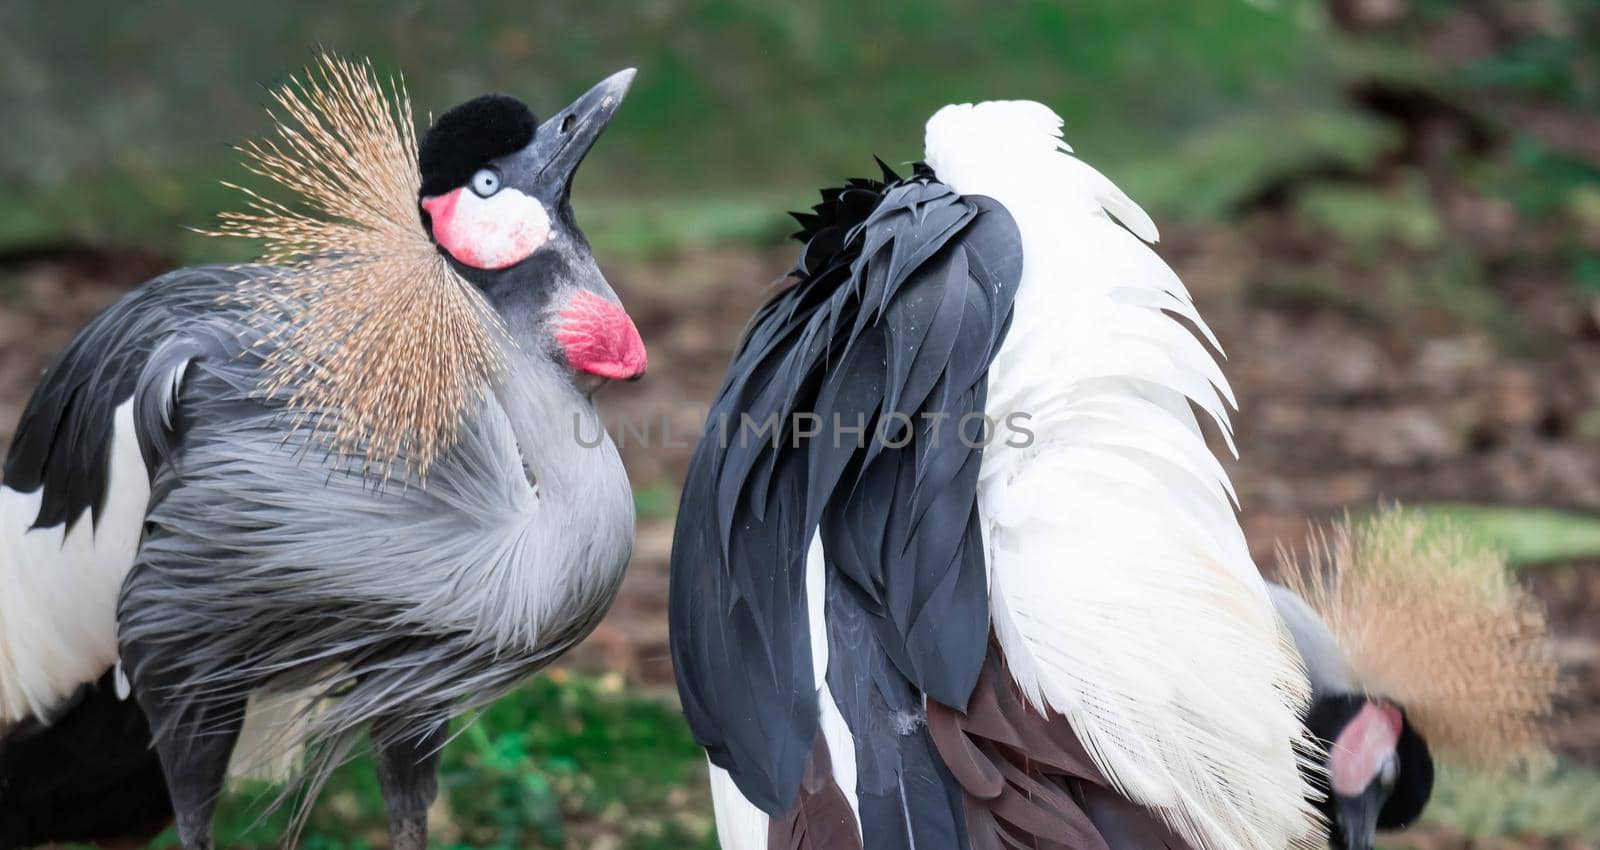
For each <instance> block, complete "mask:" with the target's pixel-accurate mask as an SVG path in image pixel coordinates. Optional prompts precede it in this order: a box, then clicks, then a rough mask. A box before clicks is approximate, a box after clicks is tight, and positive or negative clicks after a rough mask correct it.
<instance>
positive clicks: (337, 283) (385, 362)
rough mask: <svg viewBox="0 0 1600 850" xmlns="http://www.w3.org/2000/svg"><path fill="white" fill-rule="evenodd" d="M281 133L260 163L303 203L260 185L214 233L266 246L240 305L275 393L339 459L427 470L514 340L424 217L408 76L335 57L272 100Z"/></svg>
mask: <svg viewBox="0 0 1600 850" xmlns="http://www.w3.org/2000/svg"><path fill="white" fill-rule="evenodd" d="M272 101H273V104H274V106H273V107H270V108H269V109H268V115H269V116H270V117H271V118H272V121H273V124H274V129H275V131H276V138H268V139H261V140H258V141H253V142H250V143H248V144H246V145H244V146H242V147H241V148H240V151H241V152H242V153H243V154H244V155H245V167H246V168H247V169H249V170H250V171H251V172H253V173H255V174H257V175H259V176H261V177H264V178H266V179H267V180H270V181H271V182H272V183H274V184H276V185H277V186H278V188H280V189H283V190H287V192H289V193H291V194H292V195H293V196H294V197H295V202H296V205H297V206H296V207H291V206H290V205H288V204H286V203H283V202H280V201H276V200H271V199H268V198H266V197H264V196H263V195H261V194H258V193H256V192H253V191H251V190H249V189H246V188H243V187H239V186H232V184H228V185H230V186H232V188H235V189H238V190H239V191H240V192H242V193H244V195H245V196H246V199H247V204H246V206H247V209H246V210H245V211H243V212H224V213H222V214H221V216H220V218H221V221H222V224H221V226H220V228H219V229H218V230H216V231H214V232H213V235H228V236H239V237H243V238H246V239H252V240H257V241H259V242H261V243H262V250H261V257H260V261H261V262H262V263H263V264H266V265H265V266H264V267H263V268H262V269H261V271H260V273H259V274H257V275H256V276H255V277H254V279H253V280H252V282H251V284H249V285H246V286H245V287H243V288H242V289H241V290H240V291H239V292H238V293H237V298H238V299H239V301H240V302H241V303H242V304H243V306H244V307H245V308H246V309H247V310H248V319H247V321H248V322H249V323H250V324H251V325H252V326H253V327H255V328H256V329H258V330H259V331H261V333H262V335H263V336H262V338H261V339H260V340H259V341H258V342H257V346H258V348H260V349H261V350H262V351H263V352H264V357H265V364H264V367H263V370H262V371H263V378H262V382H261V386H260V388H259V389H260V392H261V393H262V394H263V395H264V396H268V397H274V398H281V399H283V400H284V401H285V403H286V404H287V405H288V407H289V409H290V410H291V411H293V412H294V413H295V414H297V416H296V418H295V422H296V425H297V427H309V428H311V429H313V430H314V431H315V432H316V433H317V434H318V435H319V436H321V437H322V438H323V439H325V440H326V441H327V442H328V444H329V446H330V448H331V449H332V450H333V451H334V452H336V453H339V454H354V455H359V456H361V457H362V458H363V464H362V468H363V469H364V470H366V471H368V472H376V473H378V474H381V475H383V476H385V477H387V476H388V475H389V474H390V472H391V470H392V468H393V466H394V464H395V462H397V461H400V462H403V464H404V465H405V466H406V467H407V468H409V469H410V470H412V471H415V472H416V473H417V474H418V475H419V476H425V475H426V472H427V470H428V467H429V466H430V465H431V464H432V463H433V462H434V461H435V460H436V459H437V458H438V457H439V456H440V454H441V453H443V452H444V451H446V450H447V449H448V448H449V447H450V446H451V445H453V444H454V442H455V440H456V438H457V435H458V431H459V429H460V428H461V427H462V425H463V423H464V421H465V418H466V416H467V415H468V414H469V413H470V412H471V411H472V409H473V408H474V407H475V406H476V405H477V404H479V403H481V401H482V399H483V395H484V393H485V391H486V387H487V386H488V385H489V383H490V382H491V381H492V380H493V378H494V376H495V374H496V373H497V371H498V370H499V368H500V365H501V362H502V357H503V353H502V352H503V348H502V346H503V345H506V344H509V337H508V336H507V335H506V333H505V331H504V328H503V325H502V324H501V322H500V320H499V317H498V316H497V315H496V314H495V312H494V311H493V309H492V308H490V306H489V305H488V303H487V302H486V301H484V299H483V296H482V295H481V294H480V293H479V292H478V290H477V289H476V288H475V287H473V286H472V285H471V284H470V283H468V282H467V281H465V280H463V279H462V278H461V277H460V276H459V275H458V274H456V273H455V271H454V270H453V269H451V268H450V266H449V263H448V262H447V261H446V260H445V258H444V257H443V256H442V255H441V254H440V253H439V251H438V249H437V247H436V246H435V245H434V244H433V242H432V240H430V239H429V238H428V236H427V233H426V232H425V231H424V230H423V227H422V222H421V218H420V216H419V214H418V210H417V192H418V189H419V187H420V186H421V182H422V178H421V174H420V172H419V170H418V163H417V134H416V129H415V127H414V125H413V123H412V112H411V101H410V98H409V96H408V95H407V94H406V90H405V85H404V83H403V81H397V80H391V81H390V82H389V85H388V86H387V87H386V86H385V85H384V84H383V83H382V82H381V81H380V80H379V78H378V76H377V74H376V73H375V72H374V71H373V69H372V65H371V63H370V62H363V63H360V64H357V63H354V62H351V61H349V60H346V59H342V58H340V57H338V56H335V55H332V54H327V53H325V54H322V55H321V56H320V57H319V58H318V60H317V61H316V62H315V63H314V64H313V65H312V67H310V68H308V69H307V71H306V73H305V75H304V77H303V79H299V78H291V79H290V81H289V82H288V83H287V84H285V85H283V86H282V87H280V88H279V89H277V90H276V91H274V92H273V93H272Z"/></svg>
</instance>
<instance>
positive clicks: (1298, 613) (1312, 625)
mask: <svg viewBox="0 0 1600 850" xmlns="http://www.w3.org/2000/svg"><path fill="white" fill-rule="evenodd" d="M1267 596H1268V597H1269V598H1271V600H1272V606H1273V607H1274V608H1276V609H1277V611H1278V617H1279V618H1280V619H1282V620H1283V624H1284V626H1286V627H1287V628H1288V629H1289V635H1290V637H1292V638H1294V648H1295V651H1297V652H1299V653H1300V660H1301V662H1302V663H1304V664H1305V666H1306V676H1307V678H1309V679H1310V680H1311V688H1312V691H1313V693H1314V694H1315V695H1316V696H1326V695H1328V694H1348V693H1353V692H1355V691H1356V688H1355V685H1354V682H1353V681H1352V679H1351V677H1350V670H1349V666H1348V665H1347V664H1346V662H1345V659H1344V654H1343V653H1341V652H1340V651H1339V643H1338V641H1336V640H1334V637H1333V633H1332V632H1330V631H1328V624H1327V623H1324V622H1322V618H1321V617H1319V616H1317V612H1316V611H1313V610H1312V609H1311V606H1310V605H1307V604H1306V601H1305V600H1304V599H1301V598H1300V597H1299V596H1296V595H1295V593H1294V591H1291V590H1289V589H1288V588H1286V587H1284V586H1283V585H1281V584H1276V583H1274V582H1267Z"/></svg>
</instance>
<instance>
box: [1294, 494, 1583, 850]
mask: <svg viewBox="0 0 1600 850" xmlns="http://www.w3.org/2000/svg"><path fill="white" fill-rule="evenodd" d="M1316 540H1317V542H1316V543H1315V545H1314V546H1313V547H1312V553H1311V557H1309V558H1303V559H1302V558H1292V557H1289V556H1288V555H1287V554H1282V555H1280V557H1279V579H1280V580H1281V581H1282V584H1273V585H1271V586H1270V590H1271V592H1272V598H1273V603H1274V604H1275V605H1276V606H1277V609H1278V612H1279V614H1280V615H1282V617H1283V620H1284V622H1285V623H1286V624H1287V625H1288V627H1289V631H1290V633H1291V634H1292V635H1293V637H1294V643H1295V647H1296V648H1297V649H1298V651H1299V653H1300V656H1301V657H1302V659H1303V660H1304V661H1305V666H1306V671H1307V673H1308V674H1309V675H1310V678H1311V685H1312V692H1313V697H1312V703H1311V706H1310V708H1309V710H1308V713H1307V716H1306V725H1307V726H1308V727H1309V728H1310V731H1311V733H1312V734H1313V735H1314V736H1315V739H1316V741H1317V760H1318V763H1319V766H1320V767H1321V768H1323V770H1321V771H1320V772H1319V774H1320V775H1319V777H1318V778H1317V780H1316V784H1317V785H1318V787H1319V790H1320V791H1324V792H1326V794H1325V796H1322V797H1321V799H1320V806H1321V809H1322V812H1323V814H1324V815H1325V816H1326V818H1327V820H1328V823H1329V826H1330V831H1329V832H1330V834H1329V843H1330V846H1331V847H1332V848H1333V850H1371V848H1372V846H1373V838H1374V834H1375V832H1376V831H1377V830H1379V829H1402V828H1404V827H1406V826H1408V825H1410V824H1411V823H1412V822H1414V821H1415V820H1416V819H1417V817H1418V816H1419V815H1421V814H1422V811H1423V808H1424V807H1425V806H1426V805H1427V803H1428V799H1429V797H1430V796H1431V794H1432V790H1433V781H1434V761H1433V760H1434V753H1435V752H1438V753H1439V754H1441V755H1444V756H1449V757H1452V760H1453V761H1454V762H1455V763H1456V764H1458V765H1459V766H1460V767H1461V768H1465V769H1473V768H1477V769H1501V768H1504V767H1506V766H1508V765H1511V764H1515V763H1517V762H1530V761H1532V762H1537V761H1540V760H1542V759H1543V758H1544V756H1545V755H1546V754H1545V752H1544V744H1545V737H1546V732H1547V731H1548V729H1547V723H1546V721H1547V720H1548V718H1549V717H1550V714H1551V712H1552V707H1551V706H1552V701H1553V698H1554V696H1555V693H1556V690H1557V665H1556V663H1555V661H1554V658H1555V655H1554V651H1553V648H1552V646H1551V643H1550V639H1549V635H1548V632H1547V629H1546V626H1545V621H1544V616H1543V613H1542V612H1541V610H1540V608H1539V605H1538V603H1537V602H1536V601H1535V600H1534V599H1533V598H1532V597H1531V596H1530V595H1529V594H1528V593H1527V592H1526V591H1523V590H1522V589H1521V588H1519V587H1518V586H1517V585H1516V584H1515V583H1514V582H1513V581H1511V579H1510V578H1509V577H1508V576H1509V574H1508V571H1507V569H1506V566H1505V563H1504V561H1503V560H1502V559H1501V558H1500V557H1498V556H1497V555H1496V554H1495V553H1493V552H1492V551H1489V550H1487V549H1485V548H1484V547H1483V546H1482V545H1479V544H1475V543H1474V542H1473V541H1472V540H1471V539H1470V538H1469V537H1466V536H1464V535H1463V534H1462V533H1461V532H1460V531H1459V530H1454V529H1448V528H1445V529H1438V528H1435V529H1430V528H1429V527H1428V526H1427V525H1426V524H1425V523H1424V522H1423V521H1422V520H1421V519H1420V518H1419V517H1418V516H1416V515H1414V514H1409V513H1406V512H1403V511H1401V510H1399V509H1397V508H1388V509H1385V510H1384V511H1382V512H1380V513H1379V514H1378V515H1376V516H1375V517H1374V518H1373V519H1371V520H1368V521H1366V522H1363V523H1361V524H1359V525H1358V524H1354V523H1351V522H1350V521H1348V520H1347V521H1345V522H1343V523H1340V524H1339V525H1337V526H1336V527H1335V528H1334V529H1333V532H1332V534H1331V535H1328V534H1322V535H1319V536H1318V537H1317V538H1316Z"/></svg>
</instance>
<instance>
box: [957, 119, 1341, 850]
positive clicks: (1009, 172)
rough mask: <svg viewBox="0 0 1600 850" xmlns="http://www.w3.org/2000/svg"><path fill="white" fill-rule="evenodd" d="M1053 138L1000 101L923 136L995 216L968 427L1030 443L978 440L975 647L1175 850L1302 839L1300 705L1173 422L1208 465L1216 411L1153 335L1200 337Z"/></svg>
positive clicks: (1112, 206) (1255, 583) (1240, 848)
mask: <svg viewBox="0 0 1600 850" xmlns="http://www.w3.org/2000/svg"><path fill="white" fill-rule="evenodd" d="M1060 136H1061V119H1060V118H1058V117H1057V116H1056V115H1055V114H1054V113H1053V112H1051V111H1050V110H1049V109H1047V108H1046V107H1044V106H1041V105H1040V104H1037V103H1030V102H1024V101H1012V102H996V103H983V104H978V105H976V106H973V105H961V106H950V107H946V108H945V109H942V110H940V111H939V113H938V114H936V115H935V116H934V117H933V119H932V120H930V121H929V122H928V133H927V160H928V163H929V164H930V165H932V166H933V168H934V171H935V172H936V173H937V174H938V176H939V179H940V180H942V181H944V182H946V183H948V184H950V185H952V186H954V187H955V188H956V189H957V190H958V191H960V192H962V193H965V194H978V195H988V196H990V197H992V198H994V199H996V200H997V201H999V202H1000V203H1001V204H1002V205H1004V206H1005V207H1006V209H1007V210H1008V211H1009V212H1010V213H1011V214H1012V216H1014V217H1015V219H1016V221H1017V225H1018V227H1019V229H1020V231H1021V234H1022V242H1023V251H1024V265H1023V276H1022V282H1021V286H1020V288H1019V290H1018V294H1017V300H1016V314H1015V317H1014V319H1013V321H1012V325H1011V329H1010V332H1009V334H1008V336H1007V337H1006V340H1005V343H1004V345H1003V347H1002V348H1001V350H1000V352H999V354H998V356H997V357H996V359H995V362H994V366H993V368H992V369H991V370H990V377H989V399H988V405H987V411H986V412H987V413H988V415H989V416H990V417H991V418H992V419H993V420H994V421H997V422H1005V421H1007V417H1008V416H1011V415H1012V414H1022V415H1025V416H1026V417H1028V418H1027V419H1026V420H1024V422H1025V424H1026V426H1027V428H1028V429H1029V430H1031V431H1032V432H1033V435H1034V436H1033V439H1032V441H1031V443H1030V444H1029V445H1026V446H1021V447H1016V446H1011V445H1006V444H1004V443H1003V442H998V441H997V442H996V443H994V444H993V445H992V446H991V447H990V448H989V449H988V450H987V451H986V452H985V454H984V457H983V468H982V473H981V480H980V483H979V507H980V510H981V511H982V515H983V518H984V527H985V532H986V540H987V546H988V550H989V552H988V554H989V570H990V597H991V600H992V603H991V604H992V609H993V610H992V614H993V621H994V628H995V631H996V634H997V636H998V638H999V640H1000V644H1001V647H1002V649H1003V650H1004V652H1005V655H1006V659H1007V661H1008V663H1009V664H1010V667H1011V671H1012V674H1013V675H1014V676H1015V678H1016V681H1017V684H1018V685H1019V686H1020V687H1021V689H1022V690H1023V692H1024V693H1025V694H1026V695H1027V697H1028V699H1029V700H1031V701H1032V702H1033V703H1034V704H1035V705H1036V706H1040V707H1045V706H1048V707H1049V708H1052V709H1055V710H1056V711H1059V712H1061V713H1062V714H1064V715H1065V716H1066V717H1067V718H1068V719H1069V721H1070V722H1071V723H1072V725H1073V728H1074V729H1075V731H1076V732H1077V733H1078V735H1079V736H1080V738H1082V740H1083V741H1084V743H1085V745H1086V746H1087V747H1088V748H1089V750H1090V752H1091V754H1092V755H1093V756H1094V758H1095V760H1096V762H1097V764H1098V765H1099V767H1100V768H1101V769H1102V770H1104V771H1105V772H1106V774H1107V776H1109V777H1110V778H1111V780H1112V782H1113V783H1115V784H1116V786H1117V787H1118V788H1119V789H1120V790H1121V791H1122V792H1123V793H1125V794H1126V795H1128V796H1129V797H1130V798H1131V799H1133V800H1135V801H1137V802H1140V803H1142V804H1145V805H1148V806H1151V807H1153V808H1155V809H1157V810H1158V811H1160V812H1161V813H1162V815H1163V816H1164V817H1165V818H1166V819H1167V820H1168V822H1169V823H1170V824H1171V825H1172V826H1173V827H1174V828H1175V829H1177V830H1178V831H1179V832H1180V833H1181V834H1182V835H1183V836H1184V837H1185V838H1187V839H1189V840H1190V841H1191V842H1192V843H1194V844H1195V845H1196V846H1198V847H1200V848H1203V849H1204V850H1280V848H1283V847H1286V846H1290V845H1294V844H1297V843H1301V842H1305V841H1311V840H1314V839H1315V837H1316V832H1317V822H1316V818H1315V815H1314V814H1313V813H1312V812H1311V810H1310V809H1309V807H1308V806H1307V804H1306V803H1305V801H1304V797H1305V793H1306V790H1307V789H1306V787H1305V784H1304V781H1303V779H1302V777H1301V774H1300V772H1299V770H1298V766H1299V763H1300V751H1299V747H1300V746H1301V745H1302V743H1303V741H1304V731H1303V728H1302V726H1301V723H1300V720H1299V717H1300V712H1301V710H1302V708H1303V707H1304V705H1305V703H1306V701H1307V700H1308V699H1309V688H1308V686H1307V683H1306V680H1305V675H1304V672H1303V671H1302V670H1301V668H1300V664H1299V660H1298V658H1297V657H1296V656H1295V654H1294V652H1293V649H1292V646H1291V645H1290V643H1289V642H1288V638H1287V635H1286V634H1285V633H1284V632H1283V630H1282V628H1281V626H1280V624H1279V621H1278V619H1277V617H1276V615H1275V614H1274V612H1273V610H1272V607H1271V605H1270V603H1269V601H1268V598H1267V594H1266V588H1265V585H1264V583H1263V582H1262V580H1261V578H1260V575H1259V574H1258V573H1257V571H1256V568H1255V565H1254V564H1253V563H1252V561H1251V559H1250V555H1249V552H1248V549H1247V548H1246V546H1245V541H1244V536H1243V533H1242V532H1241V530H1240V528H1239V523H1238V519H1237V517H1236V516H1235V514H1234V511H1233V499H1234V496H1233V489H1232V486H1231V485H1230V484H1229V483H1228V478H1227V474H1226V473H1225V472H1224V471H1223V469H1222V467H1221V466H1220V465H1219V464H1218V462H1217V459H1216V458H1215V457H1214V456H1213V455H1212V453H1211V451H1210V450H1209V449H1208V448H1207V447H1206V444H1205V440H1204V436H1203V434H1202V433H1201V430H1200V426H1199V423H1198V421H1197V419H1196V417H1195V415H1194V413H1193V412H1192V409H1191V407H1190V402H1193V404H1194V405H1195V406H1196V407H1198V408H1199V409H1200V410H1201V411H1204V413H1205V415H1206V416H1207V417H1208V418H1209V419H1211V421H1212V422H1214V423H1215V424H1216V425H1217V426H1218V428H1219V429H1220V430H1221V432H1222V433H1223V435H1224V437H1225V438H1227V439H1228V440H1229V447H1230V449H1231V448H1232V442H1231V433H1230V426H1229V422H1228V410H1229V408H1230V407H1231V406H1232V405H1233V404H1234V399H1233V395H1232V391H1231V390H1230V389H1229V388H1228V383H1227V380H1226V379H1225V378H1224V377H1223V375H1222V371H1221V369H1220V368H1219V366H1218V363H1217V361H1216V358H1215V357H1214V356H1212V354H1211V353H1210V351H1208V350H1207V349H1206V348H1205V346H1204V345H1203V344H1202V343H1201V342H1200V340H1199V339H1197V338H1196V336H1195V335H1194V334H1193V333H1191V332H1190V330H1189V329H1188V328H1186V327H1185V326H1184V325H1183V324H1182V323H1181V322H1180V321H1178V320H1177V319H1176V318H1174V315H1176V316H1181V317H1182V318H1183V319H1185V320H1187V321H1188V322H1189V323H1190V324H1192V325H1194V326H1195V328H1196V329H1198V331H1199V333H1200V334H1201V335H1202V336H1203V337H1204V338H1205V339H1206V340H1207V341H1209V342H1211V343H1212V345H1215V337H1214V336H1213V335H1212V333H1211V330H1210V329H1209V328H1208V327H1206V324H1205V322H1204V321H1203V320H1202V319H1201V318H1200V316H1199V314H1198V312H1196V310H1195V308H1194V302H1193V299H1191V298H1190V296H1189V293H1188V292H1187V291H1186V290H1185V288H1184V286H1183V283H1182V282H1181V281H1179V280H1178V278H1177V276H1176V275H1175V274H1173V273H1172V271H1171V270H1170V269H1169V268H1168V267H1167V266H1166V264H1165V263H1163V262H1162V261H1161V259H1160V258H1159V257H1157V256H1156V254H1155V253H1154V252H1153V251H1151V250H1150V249H1149V247H1148V246H1146V245H1145V244H1143V242H1141V241H1140V239H1143V240H1145V241H1152V242H1153V241H1155V239H1156V238H1157V232H1156V227H1155V224H1154V223H1153V222H1152V221H1151V220H1150V218H1149V216H1147V215H1145V213H1144V211H1143V210H1141V209H1140V208H1139V206H1138V205H1137V204H1135V203H1134V202H1133V201H1132V200H1130V199H1129V198H1128V196H1127V195H1125V194H1123V193H1122V191H1121V190H1119V189H1118V188H1117V187H1116V186H1115V185H1113V184H1112V183H1111V181H1110V180H1108V179H1106V178H1105V177H1104V176H1103V175H1101V174H1100V173H1099V172H1097V171H1095V170H1094V169H1093V168H1091V167H1089V166H1088V165H1086V164H1084V163H1083V162H1081V161H1079V160H1077V159H1075V158H1074V157H1072V156H1070V155H1069V154H1068V153H1067V151H1069V150H1070V148H1068V147H1067V146H1066V144H1065V143H1064V142H1062V141H1061V138H1060ZM1113 216H1114V217H1115V219H1113ZM1219 350H1220V349H1219ZM1019 442H1020V441H1019Z"/></svg>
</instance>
